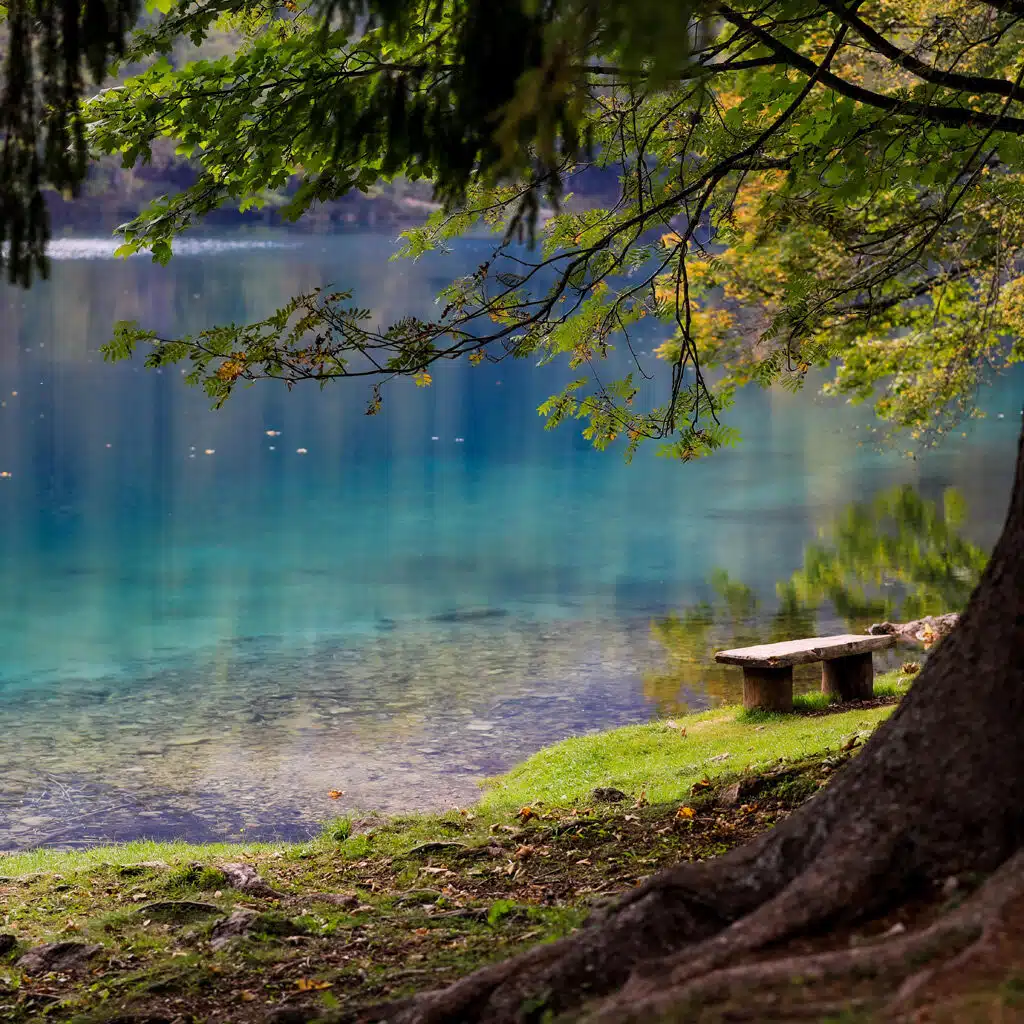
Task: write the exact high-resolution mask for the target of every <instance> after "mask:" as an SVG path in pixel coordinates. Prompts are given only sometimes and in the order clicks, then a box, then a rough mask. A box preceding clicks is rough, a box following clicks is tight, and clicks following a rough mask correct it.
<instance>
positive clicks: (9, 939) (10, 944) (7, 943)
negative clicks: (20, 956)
mask: <svg viewBox="0 0 1024 1024" xmlns="http://www.w3.org/2000/svg"><path fill="white" fill-rule="evenodd" d="M17 944H18V940H17V938H16V937H15V936H13V935H11V934H9V933H8V932H0V956H7V954H8V953H10V951H11V950H12V949H14V947H15V946H16V945H17Z"/></svg>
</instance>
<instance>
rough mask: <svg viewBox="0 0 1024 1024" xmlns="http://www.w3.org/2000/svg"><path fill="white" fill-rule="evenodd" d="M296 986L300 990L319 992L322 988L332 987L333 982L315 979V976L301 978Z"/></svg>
mask: <svg viewBox="0 0 1024 1024" xmlns="http://www.w3.org/2000/svg"><path fill="white" fill-rule="evenodd" d="M295 987H296V988H297V989H298V990H299V991H300V992H319V991H320V990H321V989H325V988H330V987H331V982H329V981H315V980H314V979H313V978H299V979H298V980H297V981H296V982H295Z"/></svg>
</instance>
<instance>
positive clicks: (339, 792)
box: [327, 789, 345, 800]
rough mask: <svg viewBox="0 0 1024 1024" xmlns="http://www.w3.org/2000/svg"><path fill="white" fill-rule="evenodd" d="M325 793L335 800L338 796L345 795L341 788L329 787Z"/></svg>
mask: <svg viewBox="0 0 1024 1024" xmlns="http://www.w3.org/2000/svg"><path fill="white" fill-rule="evenodd" d="M327 795H328V796H329V797H330V798H331V799H332V800H337V799H338V797H339V796H344V795H345V790H343V789H329V790H328V791H327Z"/></svg>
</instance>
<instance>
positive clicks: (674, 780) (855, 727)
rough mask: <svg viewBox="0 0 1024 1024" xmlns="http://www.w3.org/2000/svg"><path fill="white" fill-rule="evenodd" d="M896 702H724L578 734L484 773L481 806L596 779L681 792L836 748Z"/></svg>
mask: <svg viewBox="0 0 1024 1024" xmlns="http://www.w3.org/2000/svg"><path fill="white" fill-rule="evenodd" d="M892 710H893V709H892V707H891V706H890V707H880V708H870V709H868V710H859V711H847V712H838V713H836V714H833V715H822V716H816V717H813V718H811V717H806V716H801V715H764V716H763V717H761V718H753V720H752V716H750V715H749V714H745V713H744V712H743V711H742V709H740V708H736V707H722V708H715V709H714V710H712V711H705V712H703V713H701V714H697V715H686V716H685V717H681V718H679V719H678V720H676V722H675V723H674V724H672V725H670V724H669V723H666V722H656V723H653V724H651V725H631V726H626V727H625V728H622V729H612V730H610V731H608V732H602V733H596V734H594V735H591V736H575V737H573V738H571V739H567V740H564V741H563V742H561V743H556V744H554V746H551V747H547V748H545V749H544V750H541V751H539V752H538V753H536V754H534V755H533V757H531V758H529V759H528V760H526V761H524V762H523V763H522V764H521V765H518V766H517V767H515V768H513V769H512V770H511V771H510V772H507V773H506V774H504V775H500V776H498V777H496V778H494V779H489V780H487V782H486V783H485V785H486V791H485V793H484V796H483V799H482V800H481V802H480V807H481V809H482V810H485V811H500V810H509V809H512V808H514V807H521V806H524V805H531V806H532V805H534V804H537V803H542V804H545V805H549V806H565V805H567V804H572V803H580V802H584V803H585V802H588V801H589V799H590V794H591V792H592V791H593V790H594V789H595V788H596V787H599V786H601V787H614V788H615V789H620V790H622V791H624V792H625V793H627V794H629V795H630V796H639V795H640V793H641V792H644V793H645V795H646V798H647V799H648V800H649V801H650V802H651V803H661V802H669V801H673V800H681V799H683V798H684V797H685V796H687V795H688V794H689V792H690V787H691V786H692V785H693V784H694V782H696V781H698V780H699V779H703V778H705V777H708V778H711V779H714V778H715V777H716V776H718V775H722V774H724V773H727V772H736V771H740V770H742V769H745V768H747V767H748V766H749V767H751V768H754V769H756V768H758V767H767V766H768V765H770V764H771V763H772V762H774V761H778V760H779V759H780V758H785V759H787V760H789V759H799V758H803V757H807V756H808V755H810V754H813V753H816V752H819V751H824V750H827V749H829V748H832V749H837V748H838V747H839V746H840V745H841V744H842V743H843V742H844V741H845V740H847V739H849V738H850V737H851V736H852V735H854V734H857V733H863V734H867V733H869V732H870V731H871V730H872V729H874V727H875V726H876V725H877V724H878V723H879V722H880V721H881V720H882V719H884V718H886V717H887V716H888V715H889V714H890V713H891V712H892ZM683 728H685V729H686V735H685V736H683V735H682V729H683Z"/></svg>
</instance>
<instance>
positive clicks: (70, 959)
mask: <svg viewBox="0 0 1024 1024" xmlns="http://www.w3.org/2000/svg"><path fill="white" fill-rule="evenodd" d="M101 949H103V947H102V946H98V945H92V946H90V945H88V944H87V943H85V942H48V943H46V944H45V945H43V946H36V947H34V948H33V949H30V950H29V951H28V952H27V953H26V954H25V955H24V956H22V957H21V958H20V959H19V960H18V967H19V968H21V970H23V971H24V972H25V973H26V974H48V973H49V972H50V971H73V970H75V969H76V968H78V967H82V966H84V964H85V963H86V961H88V960H91V959H92V958H93V957H94V956H95V955H96V954H97V953H99V952H100V950H101Z"/></svg>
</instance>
